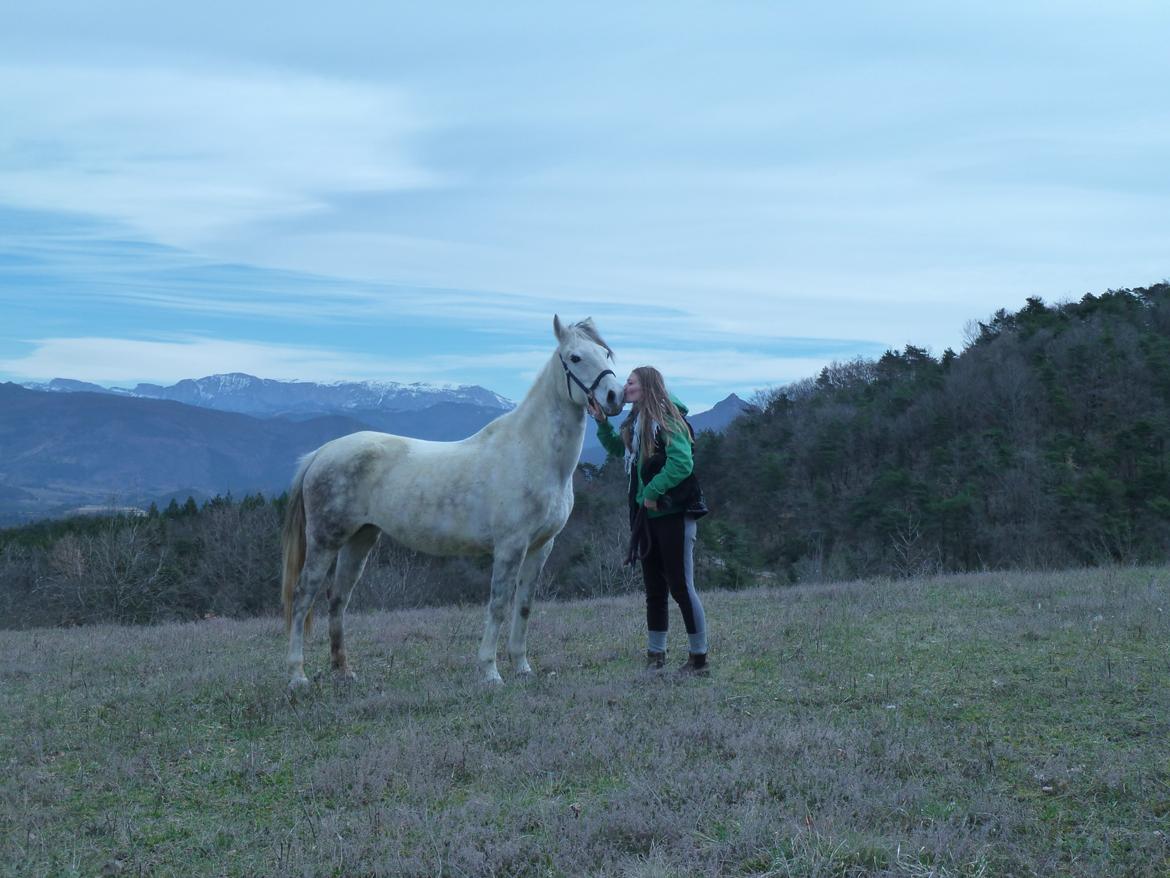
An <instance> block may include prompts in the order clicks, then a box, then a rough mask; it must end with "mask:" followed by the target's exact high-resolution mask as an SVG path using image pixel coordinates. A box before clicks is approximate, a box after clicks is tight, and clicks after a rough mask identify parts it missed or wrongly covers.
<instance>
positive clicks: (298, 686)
mask: <svg viewBox="0 0 1170 878" xmlns="http://www.w3.org/2000/svg"><path fill="white" fill-rule="evenodd" d="M308 689H309V678H308V677H305V676H300V677H293V678H292V679H291V680H289V681H288V691H289V693H290V694H292V695H296V694H297V693H298V692H307V691H308Z"/></svg>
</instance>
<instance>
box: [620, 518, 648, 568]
mask: <svg viewBox="0 0 1170 878" xmlns="http://www.w3.org/2000/svg"><path fill="white" fill-rule="evenodd" d="M652 547H653V546H652V541H651V536H650V518H649V517H648V516H647V514H646V507H645V506H639V507H638V511H637V512H636V513H635V514H634V523H633V524H632V525H630V545H629V547H628V548H627V549H626V561H625V564H623V565H622V566H623V567H631V566H633V565H634V564H637V563H638V562H639V561H645V560H646V556H647V555H649V554H650V549H651V548H652Z"/></svg>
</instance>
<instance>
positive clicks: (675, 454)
mask: <svg viewBox="0 0 1170 878" xmlns="http://www.w3.org/2000/svg"><path fill="white" fill-rule="evenodd" d="M670 401H671V402H673V403H674V404H675V406H676V407H677V408H678V410H679V411H680V412H682V413H683V414H684V415H686V413H687V407H686V406H685V405H683V404H682V402H680V401H679V400H678V398H677V397H675V396H673V395H672V396H671V397H670ZM597 438H598V440H599V441H600V442H601V445H602V447H603V448H604V449H605V451H606V453H607V454H608V455H609V456H610V457H624V456H625V453H626V444H625V443H624V442H622V437H621V435H620V434H619V433H618V431H617V430H615V429H614V428H613V424H611V423H610V422H609V421H606V422H605V423H604V424H598V425H597ZM694 468H695V459H694V457H693V456H692V453H691V434H690V431H689V430H688V429H687V425H686V424H677V425H673V428H672V429H671V430H670V431H669V432H668V433H667V434H666V463H665V464H664V465H663V467H662V469H661V470H659V471H658V474H657V475H655V476H654V478H652V479H651V480H650V481H649V482H647V483H646V484H643V483H642V467H641V461H634V466H633V469H632V470H631V474H630V479H631V480H634V479H636V480H637V491H636V493H634V496H633V500H634V503H635V504H636V505H638V506H641V505H642V503H643V502H644V501H646V500H657V499H658V498H659V497H661V496H662V495H663V494H665V493H666V492H667V491H669V490H670V489H671V488H673V487H674V486H675V485H677V484H679V483H680V482H681V481H682V480H683V479H685V478H686V477H687V476H689V475H690V474H691V472H692V471H693V470H694ZM632 493H633V492H632ZM677 512H678V510H677V509H671V510H669V511H663V510H656V509H647V510H646V514H647V515H649V516H650V517H651V518H658V517H659V516H661V515H670V514H671V513H677Z"/></svg>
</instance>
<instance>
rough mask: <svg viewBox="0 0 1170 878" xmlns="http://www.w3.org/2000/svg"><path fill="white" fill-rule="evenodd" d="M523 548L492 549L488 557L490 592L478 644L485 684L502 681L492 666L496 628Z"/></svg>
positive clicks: (521, 560)
mask: <svg viewBox="0 0 1170 878" xmlns="http://www.w3.org/2000/svg"><path fill="white" fill-rule="evenodd" d="M526 549H527V547H526V546H524V545H520V546H496V551H495V555H494V556H493V558H492V593H491V597H489V598H488V605H487V612H486V613H485V614H484V622H483V640H482V641H480V644H479V670H480V673H481V674H482V675H483V681H484V682H485V683H502V682H503V680H502V679H501V677H500V671H499V668H497V667H496V647H497V646H498V644H499V641H500V627H501V626H502V625H503V624H504V611H505V609H506V608H507V606H508V598H509V597H511V596H512V593H513V592H514V591H515V590H516V582H517V580H518V579H519V577H520V567H521V565H522V564H523V563H524V553H525V551H526Z"/></svg>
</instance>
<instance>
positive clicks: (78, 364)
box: [0, 337, 551, 385]
mask: <svg viewBox="0 0 1170 878" xmlns="http://www.w3.org/2000/svg"><path fill="white" fill-rule="evenodd" d="M29 344H31V347H32V349H31V350H30V351H29V352H28V353H27V354H25V355H23V356H18V357H13V358H10V359H6V360H0V372H3V373H8V374H9V375H11V376H13V377H15V378H19V379H21V380H28V381H42V380H46V379H49V378H57V377H68V378H77V379H81V380H85V381H92V382H95V383H99V384H111V385H129V384H134V383H137V382H139V381H151V382H174V381H179V380H181V379H183V378H194V377H201V376H204V375H212V374H217V373H222V372H246V373H248V374H251V375H257V376H260V377H264V378H278V379H284V380H294V379H300V380H312V381H347V380H365V379H385V380H393V381H402V382H415V381H421V382H430V383H435V382H443V381H460V376H464V375H469V374H476V373H478V372H481V371H483V370H494V369H507V370H511V371H521V372H524V373H525V374H529V375H535V373H536V372H537V371H538V369H539V367H540V366H541V365H543V363H544V362H545V360H547V358H548V357H549V355H550V351H551V346H550V347H549V348H535V347H533V348H515V349H511V350H505V351H499V352H495V353H483V354H467V355H452V354H439V355H434V356H422V357H412V358H387V357H378V356H374V355H370V354H354V353H352V352H348V351H339V350H330V349H326V348H318V347H306V346H297V345H278V344H262V343H254V342H245V341H225V340H221V339H209V338H199V337H174V338H168V339H149V340H146V339H133V338H101V337H89V338H43V339H37V340H35V341H32V342H29Z"/></svg>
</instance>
